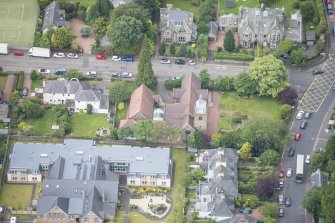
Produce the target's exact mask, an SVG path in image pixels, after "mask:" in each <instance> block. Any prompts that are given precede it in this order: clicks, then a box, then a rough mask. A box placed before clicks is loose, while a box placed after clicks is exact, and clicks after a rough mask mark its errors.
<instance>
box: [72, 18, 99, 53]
mask: <svg viewBox="0 0 335 223" xmlns="http://www.w3.org/2000/svg"><path fill="white" fill-rule="evenodd" d="M83 25H86V24H85V23H84V22H83V21H82V20H81V19H78V18H75V19H71V20H70V30H71V31H72V33H73V34H74V35H75V36H77V38H76V39H75V43H76V44H78V45H79V46H80V47H81V48H82V49H83V53H86V54H91V45H92V44H93V43H94V42H95V39H94V35H93V33H92V32H91V33H90V35H89V36H88V37H82V36H81V33H80V28H81V27H82V26H83Z"/></svg>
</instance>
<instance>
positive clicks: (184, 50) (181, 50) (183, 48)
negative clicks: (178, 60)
mask: <svg viewBox="0 0 335 223" xmlns="http://www.w3.org/2000/svg"><path fill="white" fill-rule="evenodd" d="M179 56H180V57H186V56H187V48H186V45H185V44H181V45H180V48H179Z"/></svg>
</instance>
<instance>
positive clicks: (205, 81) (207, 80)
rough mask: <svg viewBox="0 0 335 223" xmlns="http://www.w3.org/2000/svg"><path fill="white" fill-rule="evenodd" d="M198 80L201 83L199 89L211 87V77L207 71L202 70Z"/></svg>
mask: <svg viewBox="0 0 335 223" xmlns="http://www.w3.org/2000/svg"><path fill="white" fill-rule="evenodd" d="M199 78H200V81H201V87H202V88H209V87H210V85H211V77H210V74H209V73H208V70H202V71H200V73H199Z"/></svg>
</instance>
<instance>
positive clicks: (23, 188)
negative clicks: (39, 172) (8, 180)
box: [0, 184, 33, 210]
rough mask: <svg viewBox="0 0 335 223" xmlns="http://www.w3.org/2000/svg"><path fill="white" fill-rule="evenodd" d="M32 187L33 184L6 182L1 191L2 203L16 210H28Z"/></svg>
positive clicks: (0, 198)
mask: <svg viewBox="0 0 335 223" xmlns="http://www.w3.org/2000/svg"><path fill="white" fill-rule="evenodd" d="M32 189H33V186H32V185H17V184H4V185H3V187H2V188H1V192H0V203H1V204H6V205H7V206H10V207H12V208H14V209H16V210H27V208H28V207H29V206H30V196H31V191H32Z"/></svg>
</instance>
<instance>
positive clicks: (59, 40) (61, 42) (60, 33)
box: [51, 27, 75, 48]
mask: <svg viewBox="0 0 335 223" xmlns="http://www.w3.org/2000/svg"><path fill="white" fill-rule="evenodd" d="M74 39H75V36H74V35H73V34H72V32H71V31H70V30H69V29H67V28H65V27H62V28H58V29H56V30H55V31H54V33H53V35H52V38H51V43H52V45H53V46H54V47H57V48H70V47H71V44H72V41H73V40H74Z"/></svg>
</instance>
